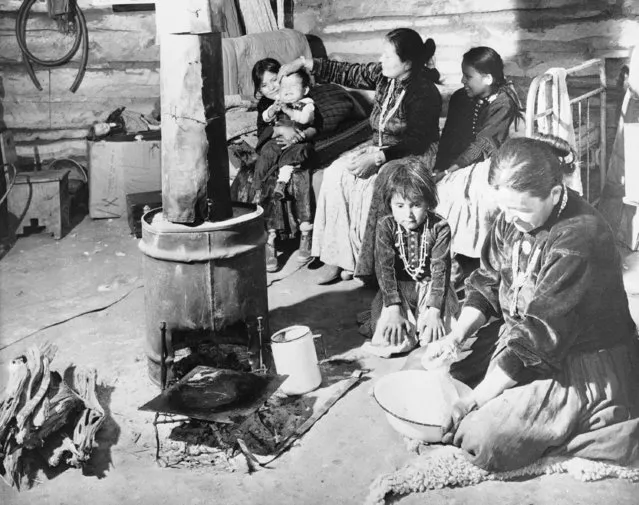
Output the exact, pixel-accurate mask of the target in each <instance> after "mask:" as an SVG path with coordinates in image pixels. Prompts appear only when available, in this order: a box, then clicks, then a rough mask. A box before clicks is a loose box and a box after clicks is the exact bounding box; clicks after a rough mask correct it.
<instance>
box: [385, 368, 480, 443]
mask: <svg viewBox="0 0 639 505" xmlns="http://www.w3.org/2000/svg"><path fill="white" fill-rule="evenodd" d="M470 391H471V389H470V388H469V387H468V386H466V385H465V384H463V383H462V382H459V381H458V380H456V379H453V378H452V377H450V376H448V375H447V374H445V373H443V372H440V371H427V370H402V371H400V372H395V373H392V374H389V375H386V376H385V377H382V378H381V379H379V381H378V382H377V384H376V385H375V389H374V390H373V394H374V396H375V400H376V401H377V403H378V404H379V406H380V407H381V408H382V409H383V410H384V412H385V413H386V419H388V422H389V423H390V425H391V426H392V427H393V428H394V429H395V430H396V431H397V432H399V433H400V434H402V435H404V436H406V437H408V438H412V439H415V440H421V441H423V442H429V443H437V442H441V438H442V424H443V423H444V422H445V421H446V420H447V419H448V418H449V416H450V412H451V409H452V405H453V403H454V402H455V400H457V399H458V398H459V397H460V396H463V395H465V394H467V393H469V392H470Z"/></svg>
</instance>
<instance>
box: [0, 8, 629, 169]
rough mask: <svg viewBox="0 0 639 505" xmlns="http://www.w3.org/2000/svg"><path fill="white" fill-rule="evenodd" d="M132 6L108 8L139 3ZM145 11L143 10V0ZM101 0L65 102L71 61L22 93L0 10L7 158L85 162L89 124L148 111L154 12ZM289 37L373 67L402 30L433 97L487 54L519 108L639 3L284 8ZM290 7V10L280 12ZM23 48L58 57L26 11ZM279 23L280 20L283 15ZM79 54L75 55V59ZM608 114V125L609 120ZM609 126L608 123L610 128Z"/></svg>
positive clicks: (46, 30) (591, 52) (38, 18)
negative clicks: (414, 44) (81, 72)
mask: <svg viewBox="0 0 639 505" xmlns="http://www.w3.org/2000/svg"><path fill="white" fill-rule="evenodd" d="M141 1H142V0H128V1H127V0H118V2H117V3H139V2H141ZM147 1H152V0H147ZM113 3H114V1H113V0H112V1H109V0H82V1H81V2H80V5H81V7H82V10H83V12H84V14H85V16H86V18H87V24H88V31H89V41H90V54H89V65H88V69H87V73H86V76H85V78H84V80H83V82H82V84H81V86H80V88H79V89H78V91H77V92H76V93H75V94H74V93H71V92H70V91H69V90H68V88H69V86H70V85H71V83H72V82H73V79H74V78H75V74H76V71H77V63H74V62H72V63H70V64H67V65H65V66H63V67H59V68H54V69H38V70H37V76H38V78H39V80H40V82H41V84H42V86H43V90H42V91H38V90H37V89H36V88H35V87H34V86H33V84H32V83H31V81H30V79H29V77H28V75H27V73H26V71H25V69H24V66H23V64H22V63H21V55H20V51H19V48H18V45H17V42H16V37H15V22H16V15H17V11H18V9H19V7H20V4H21V0H0V129H1V128H10V129H11V130H13V131H14V132H15V137H16V140H17V146H18V152H19V154H20V155H21V156H23V157H33V155H34V152H35V149H37V154H38V156H39V157H40V158H41V159H43V160H45V159H47V158H52V157H63V156H74V157H77V158H83V157H85V155H86V152H85V151H86V147H85V142H84V136H85V135H86V134H87V131H88V128H89V127H90V125H91V124H92V123H94V122H96V121H100V120H104V119H105V118H106V116H107V115H108V114H109V113H110V112H111V111H113V110H114V109H115V108H117V107H120V106H126V107H127V108H129V109H130V110H135V111H138V112H142V113H149V112H151V110H152V108H153V105H154V103H155V101H156V100H157V98H158V96H159V47H158V46H156V45H155V13H154V12H123V13H114V12H113V11H112V9H111V5H112V4H113ZM292 3H293V6H292V8H293V13H292V14H293V15H292V19H293V24H294V26H293V27H294V28H296V29H297V30H300V31H302V32H305V33H309V34H313V35H316V36H317V37H319V38H320V39H321V40H322V42H323V44H324V46H325V47H326V50H327V52H328V53H329V55H330V56H332V57H335V58H341V59H345V60H348V61H370V60H374V59H377V57H378V54H379V52H380V47H381V41H382V39H383V35H384V34H385V33H386V32H387V31H388V30H390V29H392V28H394V27H398V26H410V27H414V28H415V29H416V30H417V31H419V32H420V33H421V34H422V36H424V37H426V36H430V37H433V38H434V39H435V41H436V42H437V44H438V49H437V55H436V58H437V66H438V68H439V70H440V72H441V73H442V75H443V79H444V85H443V90H444V94H447V93H449V92H450V91H451V90H454V89H456V88H457V87H458V86H459V79H460V77H461V74H460V68H459V64H460V61H461V56H462V54H463V53H464V52H465V51H466V50H467V49H468V48H469V47H471V46H474V45H490V46H492V47H494V48H495V49H497V50H498V51H499V52H500V53H501V54H502V56H503V57H504V60H505V62H506V71H507V73H508V74H509V75H510V76H511V77H513V78H514V80H515V81H516V84H517V86H518V88H519V89H520V91H521V92H522V99H524V98H525V91H526V90H527V87H528V83H529V81H530V79H531V78H532V77H533V76H535V75H537V74H538V73H540V72H542V71H544V70H545V69H547V68H549V67H553V66H568V67H569V66H572V65H574V64H577V63H580V62H582V61H584V60H586V59H588V58H591V57H596V56H604V55H615V54H616V55H617V56H624V55H625V51H627V49H628V48H629V47H631V46H632V45H633V44H634V43H635V42H636V40H637V39H638V38H639V2H636V1H634V0H490V1H487V0H402V1H399V2H390V1H386V2H377V1H365V0H294V1H293V2H292ZM287 5H288V6H290V2H287ZM34 10H35V11H37V12H38V14H36V15H34V16H33V20H32V21H31V22H30V28H33V29H34V30H36V29H37V31H34V32H30V35H29V38H28V43H29V47H30V48H32V50H33V51H34V52H36V54H38V55H40V56H42V57H44V58H47V57H52V56H54V55H55V54H58V55H59V54H60V45H61V40H62V39H61V37H60V35H59V34H57V32H55V25H54V24H53V23H52V22H51V21H49V20H48V16H47V14H46V7H45V4H44V3H40V2H38V3H36V7H35V9H34ZM287 19H291V18H290V17H287ZM78 58H79V54H78V55H77V56H76V58H75V59H76V60H77V59H78ZM609 116H611V115H609ZM612 120H614V119H612Z"/></svg>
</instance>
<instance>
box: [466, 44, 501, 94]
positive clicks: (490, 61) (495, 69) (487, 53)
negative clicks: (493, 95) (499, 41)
mask: <svg viewBox="0 0 639 505" xmlns="http://www.w3.org/2000/svg"><path fill="white" fill-rule="evenodd" d="M462 64H463V65H468V66H469V67H473V68H474V69H475V70H477V72H479V73H480V74H486V75H491V76H492V78H493V85H492V86H493V92H495V91H497V89H499V87H500V86H503V85H504V84H506V76H505V75H504V61H503V60H502V59H501V56H500V55H499V53H498V52H497V51H495V50H494V49H493V48H492V47H486V46H480V47H473V48H471V49H470V50H469V51H468V52H466V53H465V54H464V57H463V58H462Z"/></svg>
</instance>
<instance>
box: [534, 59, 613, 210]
mask: <svg viewBox="0 0 639 505" xmlns="http://www.w3.org/2000/svg"><path fill="white" fill-rule="evenodd" d="M591 67H596V68H597V70H598V74H599V85H598V87H596V88H595V89H593V90H590V91H588V92H586V93H584V94H582V95H579V96H577V97H575V98H572V97H571V98H570V105H571V107H572V112H573V125H574V124H575V123H576V124H577V126H575V137H576V139H578V141H577V142H576V144H577V145H576V146H573V147H574V148H575V151H576V153H577V159H578V160H580V161H581V162H582V163H583V162H584V161H585V168H586V170H585V174H586V180H585V181H582V184H584V196H585V197H586V198H587V199H588V201H589V202H591V203H593V204H595V203H597V200H598V198H596V199H594V201H593V199H592V198H591V196H592V195H591V193H592V192H591V181H590V171H591V169H592V168H594V167H595V166H596V164H597V161H598V165H599V192H598V193H597V195H600V194H601V192H602V191H603V187H604V184H605V180H606V170H607V164H606V148H607V146H606V66H605V61H604V60H603V59H601V58H595V59H592V60H588V61H586V62H584V63H582V64H581V65H577V66H575V67H572V68H569V69H566V79H568V78H569V77H570V76H574V75H575V74H577V73H579V72H582V71H584V70H586V69H589V68H591ZM552 79H553V76H552V75H551V74H548V73H544V74H542V75H538V76H537V77H535V78H534V79H533V81H532V82H531V84H530V88H529V90H528V96H527V100H526V136H527V137H531V136H532V135H533V134H534V133H535V132H536V131H537V127H538V125H539V122H540V121H541V120H544V121H547V119H546V118H548V117H550V119H551V121H558V120H559V90H558V89H557V86H553V87H552V91H551V94H550V96H551V100H550V102H551V103H550V106H549V105H548V104H547V103H546V104H539V103H538V102H539V100H538V98H539V92H540V89H541V87H542V86H547V83H548V82H552ZM595 99H598V100H599V146H598V149H597V150H594V153H593V152H592V151H593V150H592V149H591V130H590V121H591V119H592V116H591V100H595ZM541 108H543V110H540V109H541ZM584 109H585V119H586V132H585V139H586V147H585V149H584V146H583V142H582V139H583V137H584V132H583V130H582V128H583V126H582V124H583V122H582V119H583V117H584ZM575 110H576V116H575ZM575 117H576V119H577V121H575ZM584 151H585V152H584ZM597 151H598V153H597ZM597 158H598V160H597Z"/></svg>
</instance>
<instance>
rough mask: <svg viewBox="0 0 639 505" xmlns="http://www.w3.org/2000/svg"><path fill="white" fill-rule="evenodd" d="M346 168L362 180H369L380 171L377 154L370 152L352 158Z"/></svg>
mask: <svg viewBox="0 0 639 505" xmlns="http://www.w3.org/2000/svg"><path fill="white" fill-rule="evenodd" d="M346 168H347V169H348V171H349V172H350V173H351V174H353V175H354V176H355V177H359V178H360V179H368V178H369V177H370V176H371V175H374V174H376V173H377V172H378V171H379V167H378V166H377V163H375V153H374V152H369V151H365V152H363V153H361V154H359V155H357V156H354V157H352V158H351V159H350V162H349V164H348V165H347V166H346Z"/></svg>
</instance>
